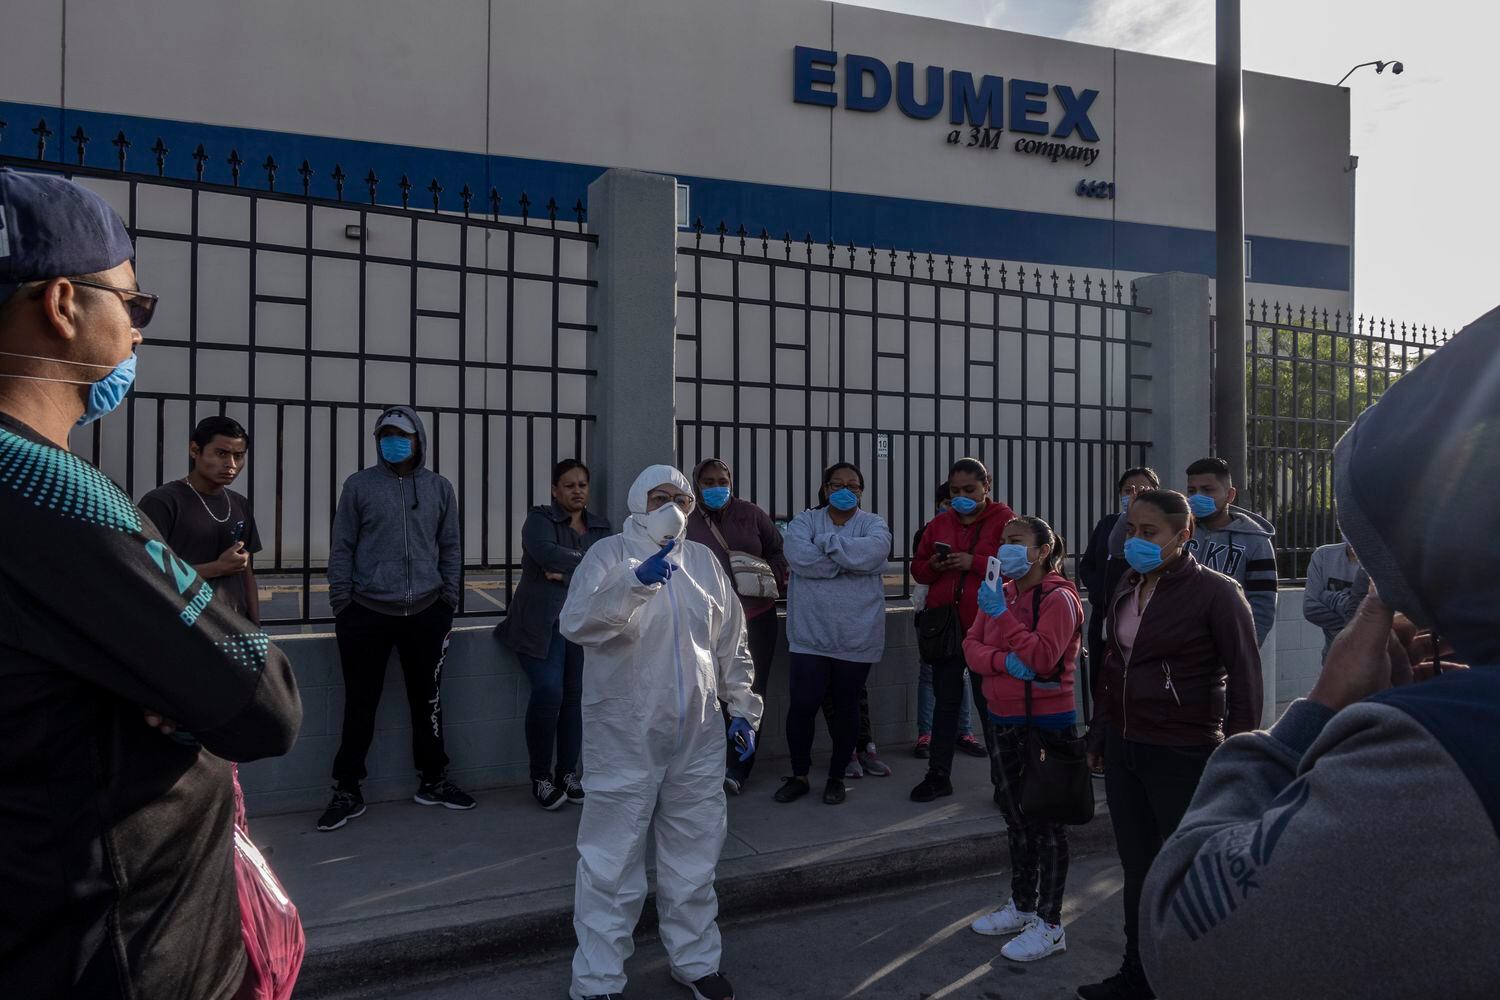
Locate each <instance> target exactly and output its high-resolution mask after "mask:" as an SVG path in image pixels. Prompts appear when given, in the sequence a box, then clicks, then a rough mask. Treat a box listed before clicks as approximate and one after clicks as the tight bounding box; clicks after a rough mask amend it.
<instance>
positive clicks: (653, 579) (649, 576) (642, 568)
mask: <svg viewBox="0 0 1500 1000" xmlns="http://www.w3.org/2000/svg"><path fill="white" fill-rule="evenodd" d="M676 547H677V540H676V539H675V538H674V539H673V540H672V541H670V542H668V543H667V544H665V545H663V546H662V547H661V551H660V552H658V553H657V554H656V555H654V556H652V557H651V558H650V559H647V560H646V561H645V562H643V563H641V564H640V565H639V566H637V567H636V568H635V578H636V579H637V580H639V581H641V582H642V583H644V584H646V585H647V586H650V585H651V584H654V583H666V582H667V581H668V580H670V579H672V574H673V573H674V572H675V571H676V569H677V567H676V565H674V564H673V563H669V562H667V554H668V553H670V552H671V551H672V550H673V549H674V548H676Z"/></svg>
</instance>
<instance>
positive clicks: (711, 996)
mask: <svg viewBox="0 0 1500 1000" xmlns="http://www.w3.org/2000/svg"><path fill="white" fill-rule="evenodd" d="M672 978H673V979H676V980H677V981H678V982H679V983H681V984H682V985H684V986H686V987H687V988H688V989H690V990H692V991H693V1000H734V987H733V986H730V985H729V980H727V979H725V978H724V974H723V973H721V972H715V973H713V974H712V975H708V976H704V977H703V978H702V979H699V980H697V981H696V982H691V983H690V982H688V981H687V980H686V979H683V978H681V977H679V976H678V975H677V973H675V972H674V973H672Z"/></svg>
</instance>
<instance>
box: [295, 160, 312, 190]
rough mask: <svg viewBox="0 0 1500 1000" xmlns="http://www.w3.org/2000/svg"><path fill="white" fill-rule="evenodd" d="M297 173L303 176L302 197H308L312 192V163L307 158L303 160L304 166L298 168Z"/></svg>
mask: <svg viewBox="0 0 1500 1000" xmlns="http://www.w3.org/2000/svg"><path fill="white" fill-rule="evenodd" d="M297 175H298V176H299V177H301V178H302V197H304V198H306V197H307V196H308V195H309V194H311V193H312V179H313V168H312V164H311V163H308V162H307V161H306V160H303V161H302V166H300V167H298V168H297Z"/></svg>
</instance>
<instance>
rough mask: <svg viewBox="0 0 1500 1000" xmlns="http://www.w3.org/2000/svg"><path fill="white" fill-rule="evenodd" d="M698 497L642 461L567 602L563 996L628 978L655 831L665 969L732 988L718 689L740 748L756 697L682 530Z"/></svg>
mask: <svg viewBox="0 0 1500 1000" xmlns="http://www.w3.org/2000/svg"><path fill="white" fill-rule="evenodd" d="M694 502H695V501H694V496H693V487H692V484H691V483H690V482H688V479H687V477H685V476H684V475H683V474H682V473H681V472H679V471H677V470H676V469H674V468H672V467H671V466H667V465H654V466H651V467H650V468H648V469H647V470H646V471H644V472H642V473H641V474H640V476H639V477H637V478H636V481H635V484H634V485H633V486H631V488H630V497H629V505H630V512H631V513H630V517H629V518H628V519H627V520H626V523H625V529H624V530H623V531H622V532H621V533H620V534H618V535H614V536H612V537H610V538H607V539H604V540H603V541H600V542H596V543H595V544H594V545H593V546H592V547H591V548H590V549H589V550H588V553H587V554H586V555H585V556H584V557H583V562H582V563H580V564H579V566H578V568H577V569H576V570H574V571H573V581H572V584H571V585H570V587H569V588H568V599H567V602H566V603H565V604H564V605H563V609H562V618H561V631H562V635H563V637H564V638H566V639H568V640H570V641H572V642H576V643H577V644H578V645H580V646H582V647H583V649H584V661H583V787H584V790H585V791H586V792H587V798H586V799H585V800H584V804H583V816H582V818H581V819H580V821H579V826H578V854H579V859H578V878H577V882H576V885H575V888H574V901H573V927H574V929H575V930H576V932H577V934H578V950H577V952H575V953H574V956H573V981H572V986H571V989H570V991H569V996H570V997H571V998H572V1000H592V998H606V997H612V996H615V995H617V994H618V993H619V992H620V991H621V990H623V989H624V988H625V960H626V959H627V958H629V957H630V954H631V952H632V951H634V950H635V944H634V942H633V941H632V939H631V932H632V931H633V930H634V929H635V924H636V921H637V920H638V919H639V917H640V914H641V906H642V904H643V903H644V902H645V898H646V864H645V852H646V833H647V831H648V830H650V831H651V833H652V835H653V837H654V839H655V844H656V898H657V910H658V912H659V914H660V918H659V925H660V935H661V941H662V944H663V945H664V946H665V947H666V951H667V956H668V958H669V959H670V962H671V969H672V977H673V978H674V979H676V980H677V981H678V982H680V983H682V984H683V985H685V986H687V987H688V988H689V989H691V990H692V991H693V996H694V997H695V998H697V1000H733V997H734V990H733V988H732V987H731V986H730V985H729V981H728V980H727V979H725V978H724V976H723V974H722V973H721V971H720V969H719V960H720V956H721V952H722V948H721V943H720V938H719V928H718V924H717V923H716V922H715V918H716V917H717V916H718V912H719V901H718V897H717V896H716V895H715V893H714V869H715V867H716V866H717V865H718V861H719V853H720V851H721V850H722V849H723V846H724V837H725V833H726V827H727V818H726V815H725V800H724V723H723V719H722V717H721V716H720V714H719V701H720V700H721V699H722V700H723V701H724V702H726V703H728V705H729V711H730V715H731V716H732V718H733V721H732V722H731V725H730V733H731V735H732V736H733V737H734V738H735V740H736V741H737V742H738V743H739V744H740V745H741V746H742V747H744V748H745V750H746V751H747V753H748V751H749V750H750V749H753V747H754V740H755V727H756V726H757V724H758V723H759V722H760V716H761V711H762V707H763V706H762V701H761V697H760V695H758V694H755V693H754V692H753V691H751V689H750V684H751V681H752V680H753V679H754V677H753V675H754V666H753V664H752V662H751V659H750V651H749V647H748V645H747V642H746V633H745V617H744V613H743V612H742V611H741V610H740V602H739V600H738V598H737V597H736V596H735V593H734V586H733V584H732V582H731V581H730V579H729V577H728V574H726V573H725V572H724V569H723V567H722V566H721V565H720V563H719V560H718V559H717V558H716V557H715V556H714V555H713V553H712V552H710V551H709V550H708V549H707V548H705V547H704V546H702V545H699V544H698V543H696V542H690V541H687V540H686V538H685V537H684V535H685V533H686V528H687V515H688V513H689V512H691V511H692V509H693V504H694Z"/></svg>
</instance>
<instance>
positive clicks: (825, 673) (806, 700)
mask: <svg viewBox="0 0 1500 1000" xmlns="http://www.w3.org/2000/svg"><path fill="white" fill-rule="evenodd" d="M871 666H872V664H869V663H853V662H851V661H849V660H836V659H834V658H833V657H831V656H814V655H812V654H810V653H793V654H792V669H791V675H790V677H789V684H788V687H789V688H790V689H791V704H790V705H789V706H788V707H787V710H786V741H787V744H788V745H789V746H790V748H791V751H792V773H793V774H795V775H797V776H798V777H803V778H805V777H807V775H808V772H810V771H811V770H812V742H813V729H814V726H815V724H816V722H817V719H818V709H819V708H821V707H822V705H823V698H824V696H825V695H827V694H829V693H830V692H832V694H833V700H834V711H833V722H832V724H831V725H830V726H829V734H830V736H831V737H832V738H833V753H832V755H831V756H830V757H829V759H828V776H829V777H830V778H838V779H839V780H843V777H844V768H845V767H847V766H848V764H849V755H850V754H852V753H854V740H855V737H856V736H857V735H858V730H859V693H860V691H862V690H864V686H865V681H866V680H867V679H868V678H869V676H870V667H871Z"/></svg>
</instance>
